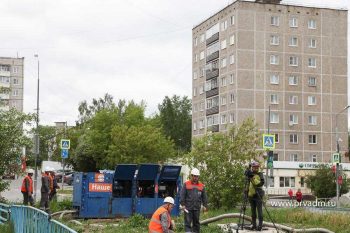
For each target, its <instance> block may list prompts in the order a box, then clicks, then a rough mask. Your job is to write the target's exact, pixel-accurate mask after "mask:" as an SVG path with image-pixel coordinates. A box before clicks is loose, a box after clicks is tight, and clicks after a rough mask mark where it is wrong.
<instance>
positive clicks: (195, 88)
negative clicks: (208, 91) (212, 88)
mask: <svg viewBox="0 0 350 233" xmlns="http://www.w3.org/2000/svg"><path fill="white" fill-rule="evenodd" d="M196 95H197V87H194V88H193V96H196Z"/></svg>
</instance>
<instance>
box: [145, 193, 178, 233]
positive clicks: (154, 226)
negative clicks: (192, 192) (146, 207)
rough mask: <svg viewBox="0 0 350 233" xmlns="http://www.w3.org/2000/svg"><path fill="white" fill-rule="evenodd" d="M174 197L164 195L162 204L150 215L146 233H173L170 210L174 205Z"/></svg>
mask: <svg viewBox="0 0 350 233" xmlns="http://www.w3.org/2000/svg"><path fill="white" fill-rule="evenodd" d="M174 204H175V203H174V199H173V198H172V197H166V198H165V199H164V204H163V205H162V206H161V207H159V208H158V209H157V210H156V212H154V214H153V215H152V218H151V221H150V223H149V225H148V233H173V232H174V231H173V229H174V223H173V222H172V221H171V217H170V212H171V210H172V209H173V207H174Z"/></svg>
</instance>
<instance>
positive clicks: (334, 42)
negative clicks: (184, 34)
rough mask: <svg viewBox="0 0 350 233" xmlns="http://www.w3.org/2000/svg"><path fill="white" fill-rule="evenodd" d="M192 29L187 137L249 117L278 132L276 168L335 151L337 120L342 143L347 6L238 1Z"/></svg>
mask: <svg viewBox="0 0 350 233" xmlns="http://www.w3.org/2000/svg"><path fill="white" fill-rule="evenodd" d="M192 35H193V65H192V67H193V77H192V78H193V81H192V85H193V93H192V100H193V106H192V107H193V118H192V136H193V137H200V136H201V135H204V134H205V133H207V132H225V131H227V130H228V129H229V127H230V125H231V126H232V125H234V124H237V125H239V124H241V123H242V121H243V120H244V119H246V118H247V117H253V118H254V119H255V120H256V122H257V124H258V127H259V129H260V130H261V132H262V133H263V132H264V133H266V132H267V129H268V126H269V128H270V133H272V134H275V136H276V149H275V150H274V153H275V154H274V160H275V161H278V162H276V167H278V166H281V167H280V168H281V169H282V168H283V169H284V168H286V169H288V168H292V167H294V168H295V167H301V166H303V165H299V163H301V162H305V163H309V164H308V165H307V166H308V167H310V169H312V168H314V166H313V164H315V163H320V162H329V161H330V159H331V155H332V153H334V152H335V151H336V123H337V126H338V132H339V134H338V135H339V143H340V150H341V151H342V152H345V151H346V150H347V148H348V143H347V141H348V140H347V137H348V136H347V135H348V133H347V131H348V120H347V119H348V117H347V116H348V114H347V111H346V110H344V108H346V107H347V104H348V97H347V10H343V9H329V8H318V7H306V6H296V5H286V4H283V2H282V3H281V2H280V1H276V0H275V1H273V0H270V1H267V0H263V1H255V2H252V1H243V0H238V1H236V2H234V3H232V4H230V5H228V6H227V7H225V8H224V9H222V10H221V11H220V12H218V13H216V14H214V15H213V16H211V17H209V18H208V19H206V20H205V21H203V22H202V23H200V24H199V25H197V26H195V27H194V28H193V30H192ZM269 107H270V109H271V111H270V117H269V114H268V112H269V111H268V109H269ZM268 118H269V119H268ZM268 121H269V123H268ZM343 161H344V162H348V161H349V159H348V158H344V157H343ZM297 163H298V164H297ZM310 164H311V165H310ZM277 173H278V172H277ZM277 176H278V174H277ZM290 176H293V175H290ZM295 176H297V175H295ZM299 176H300V175H299ZM299 178H300V177H299ZM272 179H273V178H272ZM272 182H273V180H272ZM275 182H276V185H279V184H282V183H284V181H283V182H282V180H276V181H275ZM293 182H296V180H295V178H294V181H293V180H289V181H288V183H289V186H291V184H290V183H293ZM301 182H303V181H301ZM299 183H300V180H299ZM271 185H272V187H273V185H274V184H273V183H272V184H271ZM283 185H284V184H282V187H284V186H283ZM291 187H293V186H291ZM294 187H295V186H294Z"/></svg>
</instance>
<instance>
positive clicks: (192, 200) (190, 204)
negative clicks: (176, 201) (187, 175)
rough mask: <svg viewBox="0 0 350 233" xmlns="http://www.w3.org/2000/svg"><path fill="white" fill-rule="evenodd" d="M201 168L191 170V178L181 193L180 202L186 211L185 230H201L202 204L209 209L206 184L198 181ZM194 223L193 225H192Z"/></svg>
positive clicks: (196, 232)
mask: <svg viewBox="0 0 350 233" xmlns="http://www.w3.org/2000/svg"><path fill="white" fill-rule="evenodd" d="M198 179H199V170H198V169H197V168H194V169H192V171H191V180H188V181H186V182H185V184H184V187H183V188H182V190H181V194H180V204H181V206H182V208H183V210H184V212H185V232H186V233H187V232H193V233H199V232H200V223H199V215H200V210H201V205H202V204H203V206H204V211H207V210H208V200H207V194H206V191H205V188H204V185H203V184H202V183H201V182H199V181H198ZM191 225H192V226H191Z"/></svg>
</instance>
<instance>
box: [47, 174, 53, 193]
mask: <svg viewBox="0 0 350 233" xmlns="http://www.w3.org/2000/svg"><path fill="white" fill-rule="evenodd" d="M48 177H49V182H50V191H51V192H52V190H53V177H52V175H51V174H50V173H49V175H48Z"/></svg>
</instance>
